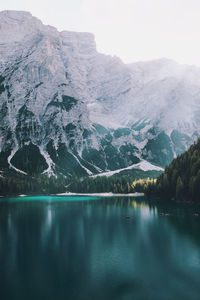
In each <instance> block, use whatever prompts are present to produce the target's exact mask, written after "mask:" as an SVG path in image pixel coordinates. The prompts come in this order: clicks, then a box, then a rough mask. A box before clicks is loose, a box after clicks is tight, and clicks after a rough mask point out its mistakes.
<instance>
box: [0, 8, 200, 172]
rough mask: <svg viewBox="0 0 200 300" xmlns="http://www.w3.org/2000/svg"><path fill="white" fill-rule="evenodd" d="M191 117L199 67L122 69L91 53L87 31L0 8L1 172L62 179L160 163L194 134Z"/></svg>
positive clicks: (198, 95) (198, 124) (163, 64)
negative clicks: (59, 26)
mask: <svg viewBox="0 0 200 300" xmlns="http://www.w3.org/2000/svg"><path fill="white" fill-rule="evenodd" d="M199 112H200V69H199V68H196V67H188V66H182V65H178V64H176V63H175V62H173V61H170V60H166V59H161V60H158V61H152V62H146V63H135V64H131V65H126V64H124V63H123V62H122V61H121V60H120V59H119V58H117V57H111V56H108V55H104V54H100V53H98V52H97V51H96V45H95V41H94V36H93V35H92V34H90V33H77V32H68V31H63V32H58V31H57V30H56V29H55V28H53V27H51V26H45V25H43V24H42V22H41V21H40V20H38V19H37V18H35V17H33V16H32V15H31V14H30V13H27V12H19V11H3V12H0V169H1V170H4V169H8V168H10V169H12V170H15V171H16V172H21V173H23V174H28V175H31V174H33V173H40V174H41V173H44V174H48V175H49V176H50V175H52V174H63V175H65V176H67V177H70V176H73V175H74V174H76V175H77V174H78V175H79V176H87V175H95V174H99V173H102V172H110V171H115V170H119V169H125V168H127V167H130V166H132V165H134V164H138V163H140V162H143V161H145V160H146V161H148V162H150V163H151V164H155V165H156V166H161V167H164V166H165V165H166V164H169V163H170V162H171V160H172V159H173V158H174V157H175V156H176V155H177V154H180V153H182V152H183V151H184V150H185V149H187V148H188V146H189V145H191V143H192V142H193V141H194V140H195V139H196V137H197V136H198V135H199V128H200V117H199V116H200V114H199ZM151 164H149V166H151ZM153 168H155V166H153Z"/></svg>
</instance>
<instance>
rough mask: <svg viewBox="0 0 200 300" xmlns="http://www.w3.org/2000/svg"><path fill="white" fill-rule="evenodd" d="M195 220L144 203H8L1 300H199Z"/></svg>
mask: <svg viewBox="0 0 200 300" xmlns="http://www.w3.org/2000/svg"><path fill="white" fill-rule="evenodd" d="M199 210H200V209H199ZM195 212H198V207H194V206H191V205H181V204H180V205H176V204H168V203H163V202H158V203H157V202H150V203H148V202H146V201H145V199H143V198H140V199H139V198H138V199H136V198H114V197H112V198H102V199H101V198H97V197H92V198H90V197H83V198H81V197H70V198H68V197H55V198H54V197H41V198H40V197H37V198H35V197H31V198H27V197H24V198H23V197H21V198H10V199H3V198H2V199H1V201H0V297H1V299H2V300H11V299H13V300H18V299H20V300H36V299H37V300H45V299H48V300H62V299H67V300H71V299H73V300H76V299H77V300H79V299H84V300H90V299H91V300H93V299H94V300H107V299H108V300H118V299H119V300H129V299H130V300H133V299H134V300H135V299H140V300H143V299H144V300H148V299H152V300H162V299H178V300H179V299H187V300H188V299H190V300H193V299H200V296H199V295H200V217H198V216H194V213H195ZM160 213H161V214H162V213H165V214H168V215H160ZM126 216H130V218H129V219H127V218H126Z"/></svg>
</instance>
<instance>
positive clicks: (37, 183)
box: [0, 170, 66, 195]
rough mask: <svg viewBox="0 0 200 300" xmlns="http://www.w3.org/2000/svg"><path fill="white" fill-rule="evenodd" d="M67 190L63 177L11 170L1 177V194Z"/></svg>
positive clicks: (46, 192) (51, 192)
mask: <svg viewBox="0 0 200 300" xmlns="http://www.w3.org/2000/svg"><path fill="white" fill-rule="evenodd" d="M65 190H66V188H65V179H64V178H63V177H57V178H56V177H54V176H51V177H48V176H47V175H42V174H38V175H34V176H28V175H23V174H20V173H16V172H15V171H11V170H5V171H4V172H3V175H1V177H0V195H16V194H27V193H28V194H53V193H59V192H64V191H65Z"/></svg>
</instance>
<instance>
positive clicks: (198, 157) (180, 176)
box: [146, 139, 200, 202]
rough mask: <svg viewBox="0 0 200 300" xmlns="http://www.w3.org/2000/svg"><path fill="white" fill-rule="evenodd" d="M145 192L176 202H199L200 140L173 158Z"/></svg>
mask: <svg viewBox="0 0 200 300" xmlns="http://www.w3.org/2000/svg"><path fill="white" fill-rule="evenodd" d="M146 192H147V193H148V194H156V195H158V196H161V197H165V198H169V199H176V200H178V201H195V202H199V201H200V139H198V141H197V142H195V143H194V144H193V145H192V146H191V147H190V148H189V150H188V151H186V152H184V153H183V154H181V155H180V156H178V157H177V158H175V159H174V160H173V161H172V163H171V164H170V165H169V166H167V167H166V168H165V172H164V173H163V174H162V175H161V176H159V177H158V179H157V181H156V183H153V184H152V185H151V186H149V189H147V191H146Z"/></svg>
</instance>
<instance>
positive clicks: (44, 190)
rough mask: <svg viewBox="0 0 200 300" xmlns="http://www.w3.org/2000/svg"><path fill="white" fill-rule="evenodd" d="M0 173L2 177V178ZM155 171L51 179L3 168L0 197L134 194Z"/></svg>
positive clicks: (45, 176) (41, 175) (141, 190)
mask: <svg viewBox="0 0 200 300" xmlns="http://www.w3.org/2000/svg"><path fill="white" fill-rule="evenodd" d="M1 174H2V175H1ZM159 174H160V172H157V171H146V172H144V171H141V170H126V171H124V172H122V173H120V174H115V175H113V176H110V177H106V176H97V177H88V176H87V177H80V176H78V175H79V174H72V176H71V177H68V178H64V177H63V176H57V177H55V176H51V177H48V176H47V175H44V174H41V173H38V172H36V173H32V174H29V175H23V174H21V173H17V172H16V171H14V170H10V169H7V170H6V169H5V170H4V172H3V173H0V195H16V194H55V193H62V192H66V191H70V192H76V193H101V192H112V193H134V192H143V191H146V189H147V187H149V185H150V184H151V183H152V182H151V181H150V180H149V179H146V178H148V177H152V178H155V177H157V176H158V175H159Z"/></svg>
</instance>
